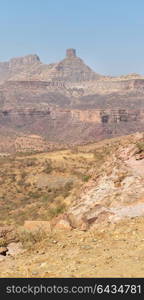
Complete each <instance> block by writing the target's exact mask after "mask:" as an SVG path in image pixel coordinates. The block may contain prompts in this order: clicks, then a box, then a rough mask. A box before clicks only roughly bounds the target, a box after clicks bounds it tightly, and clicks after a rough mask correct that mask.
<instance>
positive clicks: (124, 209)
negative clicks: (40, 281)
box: [0, 133, 144, 277]
mask: <svg viewBox="0 0 144 300" xmlns="http://www.w3.org/2000/svg"><path fill="white" fill-rule="evenodd" d="M0 166H1V168H0V169H1V171H0V197H1V198H0V215H1V221H0V276H1V277H141V276H142V274H143V268H144V264H143V241H144V226H143V224H144V187H143V181H144V135H143V134H142V133H137V134H135V135H130V136H127V137H119V138H114V139H112V140H110V139H107V140H104V141H101V142H99V143H92V144H89V145H85V146H78V147H73V148H71V149H67V150H61V151H53V152H49V153H47V152H46V153H41V154H40V153H38V154H31V155H30V154H29V155H26V154H22V153H19V155H18V154H15V155H14V154H13V156H11V155H9V156H5V157H1V159H0ZM57 265H59V268H57ZM125 265H127V268H125Z"/></svg>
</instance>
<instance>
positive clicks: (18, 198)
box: [0, 150, 93, 224]
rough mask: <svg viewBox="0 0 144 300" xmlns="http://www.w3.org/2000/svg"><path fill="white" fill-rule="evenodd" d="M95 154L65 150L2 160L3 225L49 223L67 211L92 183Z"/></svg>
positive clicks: (0, 204)
mask: <svg viewBox="0 0 144 300" xmlns="http://www.w3.org/2000/svg"><path fill="white" fill-rule="evenodd" d="M92 163H93V154H92V153H81V152H79V153H75V150H63V151H57V152H49V153H41V154H40V153H39V154H31V155H30V154H29V155H26V154H22V153H18V154H16V155H13V156H8V157H7V156H6V157H1V158H0V166H1V168H0V216H1V220H0V223H7V224H9V223H21V224H23V222H24V220H26V219H32V220H37V219H38V220H41V219H43V220H47V219H50V218H51V217H53V216H55V215H57V214H59V213H60V212H62V211H64V210H65V206H67V205H69V204H70V203H71V202H72V201H73V200H74V199H75V197H77V195H78V194H79V190H80V187H81V185H82V184H83V183H84V182H85V181H86V180H88V179H89V177H88V172H89V170H90V168H91V166H92Z"/></svg>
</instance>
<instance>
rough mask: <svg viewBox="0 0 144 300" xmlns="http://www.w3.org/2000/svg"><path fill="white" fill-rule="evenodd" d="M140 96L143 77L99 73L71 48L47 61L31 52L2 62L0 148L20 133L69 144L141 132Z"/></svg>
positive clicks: (143, 110)
mask: <svg viewBox="0 0 144 300" xmlns="http://www.w3.org/2000/svg"><path fill="white" fill-rule="evenodd" d="M143 99H144V77H143V76H140V75H138V74H135V73H134V74H130V75H127V76H121V77H110V76H102V75H100V74H98V73H96V72H94V71H93V70H92V69H91V68H90V67H88V66H87V65H86V64H85V63H84V62H83V60H82V59H81V58H79V57H78V56H77V54H76V50H75V49H72V48H70V49H67V50H66V57H65V58H64V59H63V60H62V61H60V62H56V63H51V64H43V63H42V62H41V61H40V58H39V57H38V56H37V55H36V54H34V55H27V56H25V57H18V58H13V59H11V60H10V61H8V62H1V63H0V136H1V142H0V151H2V152H3V151H5V150H6V151H7V150H9V151H12V149H13V151H15V150H16V147H15V141H16V139H17V138H18V137H20V139H21V138H22V137H23V136H24V137H25V136H28V139H29V138H30V137H32V136H33V135H38V138H39V139H40V140H42V139H44V144H45V145H46V143H53V144H61V145H72V144H81V143H87V142H92V141H98V140H102V139H104V138H111V137H115V136H119V135H126V134H131V133H134V132H137V131H142V130H143V129H144V100H143ZM4 141H5V143H4ZM32 141H33V139H32ZM9 143H10V145H11V147H9V146H7V147H6V149H5V146H4V145H6V144H7V145H9ZM31 144H33V142H32V143H31ZM47 147H48V145H47V146H46V149H47ZM42 149H43V147H42ZM21 150H23V147H22V149H21Z"/></svg>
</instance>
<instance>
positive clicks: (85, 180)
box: [82, 175, 90, 182]
mask: <svg viewBox="0 0 144 300" xmlns="http://www.w3.org/2000/svg"><path fill="white" fill-rule="evenodd" d="M89 179H90V175H84V176H83V177H82V180H83V181H84V182H88V181H89Z"/></svg>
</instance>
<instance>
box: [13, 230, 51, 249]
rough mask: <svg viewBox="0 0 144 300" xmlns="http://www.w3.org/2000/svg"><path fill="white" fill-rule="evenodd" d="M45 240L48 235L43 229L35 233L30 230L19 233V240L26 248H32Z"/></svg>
mask: <svg viewBox="0 0 144 300" xmlns="http://www.w3.org/2000/svg"><path fill="white" fill-rule="evenodd" d="M45 238H47V233H46V232H45V231H43V230H41V229H38V230H36V231H34V232H31V231H29V230H23V231H21V232H19V240H20V242H21V243H22V244H23V246H24V247H25V248H30V247H32V246H33V245H34V244H36V243H38V242H41V241H42V240H44V239H45Z"/></svg>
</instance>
